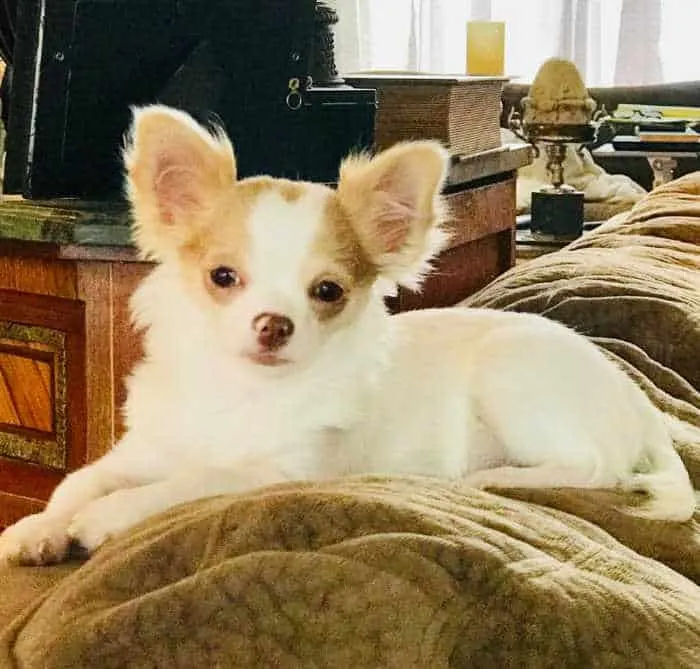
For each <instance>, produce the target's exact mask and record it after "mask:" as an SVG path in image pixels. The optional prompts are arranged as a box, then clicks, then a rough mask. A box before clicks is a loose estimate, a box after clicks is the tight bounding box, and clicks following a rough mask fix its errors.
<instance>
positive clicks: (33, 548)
mask: <svg viewBox="0 0 700 669" xmlns="http://www.w3.org/2000/svg"><path fill="white" fill-rule="evenodd" d="M67 553H68V535H67V533H66V523H65V522H64V520H62V519H60V518H55V517H51V516H47V515H46V514H44V513H38V514H35V515H33V516H27V517H26V518H22V520H20V521H18V522H17V523H15V524H14V525H12V526H11V527H8V528H7V529H6V530H5V532H4V533H3V534H2V535H0V563H9V564H18V565H48V564H55V563H56V562H61V561H62V560H64V559H65V557H66V555H67Z"/></svg>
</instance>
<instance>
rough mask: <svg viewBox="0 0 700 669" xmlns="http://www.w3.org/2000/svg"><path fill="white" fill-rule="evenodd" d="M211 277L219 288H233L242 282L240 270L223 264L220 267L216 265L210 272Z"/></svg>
mask: <svg viewBox="0 0 700 669" xmlns="http://www.w3.org/2000/svg"><path fill="white" fill-rule="evenodd" d="M209 277H210V278H211V282H212V283H213V284H214V285H215V286H219V288H232V287H233V286H238V285H239V284H240V282H241V280H240V277H239V276H238V272H236V270H235V269H233V268H232V267H225V266H223V265H221V266H220V267H215V268H214V269H213V270H212V271H211V272H209Z"/></svg>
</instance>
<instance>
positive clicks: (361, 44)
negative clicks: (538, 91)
mask: <svg viewBox="0 0 700 669" xmlns="http://www.w3.org/2000/svg"><path fill="white" fill-rule="evenodd" d="M328 4H330V5H332V6H333V7H334V8H335V9H336V10H337V11H338V14H339V17H340V21H339V23H338V26H337V29H336V45H337V61H338V68H339V70H340V71H341V72H353V71H357V70H366V69H393V70H396V69H399V70H409V71H421V72H433V73H463V72H464V71H465V52H466V22H467V21H469V20H484V19H485V20H489V19H490V20H495V21H505V23H506V74H507V75H509V76H511V77H513V78H514V79H516V80H522V81H531V80H532V78H533V76H534V75H535V73H536V72H537V69H538V68H539V66H540V65H541V64H542V62H543V61H544V60H546V59H547V58H549V57H552V56H559V57H564V58H569V59H571V60H573V61H574V62H575V63H576V64H577V66H578V67H579V69H580V70H581V73H582V75H583V76H584V79H585V80H586V84H587V85H588V86H610V85H642V84H653V83H660V82H664V81H688V80H696V79H697V80H700V59H698V58H697V55H696V50H695V49H694V47H693V45H694V43H695V42H696V40H697V36H696V33H697V27H698V25H700V0H331V1H330V2H329V3H328Z"/></svg>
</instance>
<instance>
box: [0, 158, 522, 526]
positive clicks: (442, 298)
mask: <svg viewBox="0 0 700 669" xmlns="http://www.w3.org/2000/svg"><path fill="white" fill-rule="evenodd" d="M529 160H530V154H529V149H528V148H527V147H521V146H517V147H512V148H509V147H505V148H504V149H502V150H500V151H496V152H489V153H488V155H487V154H480V155H478V156H473V157H469V158H464V159H462V160H459V161H456V162H455V164H454V165H453V167H452V170H451V173H450V177H449V183H448V186H447V189H446V193H447V198H448V201H449V204H450V206H451V208H452V211H453V214H454V218H453V220H452V222H451V231H452V233H453V238H452V242H451V245H450V248H449V249H447V250H446V251H445V252H444V253H443V254H442V256H441V257H440V258H439V260H438V263H437V265H438V266H437V272H436V274H435V275H434V276H433V277H431V278H430V279H429V280H428V281H427V282H426V284H425V287H424V291H423V292H422V293H421V294H412V293H408V292H406V291H403V292H401V293H400V294H399V296H398V297H397V298H396V299H395V300H393V301H392V302H391V304H390V307H391V309H392V310H393V311H402V310H405V309H414V308H421V307H427V306H444V305H448V304H454V303H456V302H458V301H460V300H462V299H464V298H465V297H467V296H468V295H469V294H470V293H472V292H474V291H475V290H477V289H479V288H481V287H482V286H484V285H485V284H486V283H488V282H489V281H490V280H491V279H492V278H494V277H495V276H497V275H498V274H500V273H502V272H503V271H505V270H507V269H508V268H509V267H511V266H512V265H513V263H514V256H515V243H514V239H515V174H516V170H517V168H518V167H520V166H522V165H524V164H527V163H528V162H529ZM150 269H151V265H150V264H148V263H144V262H141V261H139V260H138V259H137V257H136V254H135V251H134V249H133V247H132V246H131V245H130V230H129V222H128V213H127V211H126V208H125V207H124V206H123V205H116V204H111V205H105V204H104V203H103V204H96V203H89V202H71V201H59V202H27V201H17V200H14V201H13V200H6V201H5V202H3V203H2V204H0V527H2V526H5V525H8V524H10V523H12V522H14V521H15V520H17V519H18V518H20V517H21V516H23V515H26V514H27V513H32V512H35V511H37V510H40V509H41V508H42V507H43V505H44V503H45V501H46V500H47V499H48V497H49V495H50V494H51V492H52V490H53V488H54V487H55V486H56V485H57V484H58V483H59V481H60V480H61V478H62V477H63V476H65V474H66V473H67V472H69V471H71V470H73V469H76V468H79V467H80V466H82V465H83V464H85V463H86V462H89V461H91V460H94V459H96V458H97V457H99V456H100V455H102V454H104V453H105V452H106V451H107V450H108V449H109V448H110V447H111V445H112V444H113V443H114V441H115V440H116V439H117V438H118V437H119V435H120V433H121V431H122V421H121V416H120V406H121V405H122V403H123V401H124V398H125V388H124V383H123V381H124V378H125V376H126V375H127V374H128V372H129V370H130V369H131V367H132V366H133V364H134V363H135V361H136V360H138V358H139V357H140V355H141V343H140V339H139V337H137V336H136V335H135V334H134V332H133V331H132V329H131V325H130V318H129V311H128V298H129V296H130V295H131V293H132V291H133V290H134V288H135V287H136V285H137V284H138V282H139V281H140V280H141V279H142V278H143V277H144V276H146V274H147V273H148V272H149V271H150Z"/></svg>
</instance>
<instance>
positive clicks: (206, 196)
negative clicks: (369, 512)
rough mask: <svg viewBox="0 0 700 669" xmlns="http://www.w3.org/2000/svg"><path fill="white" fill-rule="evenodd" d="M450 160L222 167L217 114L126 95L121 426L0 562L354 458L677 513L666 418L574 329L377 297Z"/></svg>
mask: <svg viewBox="0 0 700 669" xmlns="http://www.w3.org/2000/svg"><path fill="white" fill-rule="evenodd" d="M447 164H448V155H447V152H446V151H445V150H444V149H443V148H442V147H441V146H440V145H439V144H437V143H435V142H431V141H420V142H412V143H405V144H401V145H397V146H394V147H392V148H390V149H388V150H386V151H384V152H383V153H380V154H379V155H377V156H376V157H374V158H370V157H367V156H355V157H351V158H348V159H347V160H346V161H345V162H344V163H343V165H342V167H341V171H340V179H339V183H338V187H337V189H336V190H333V189H331V188H328V187H326V186H322V185H318V184H313V183H303V182H293V181H287V180H284V179H272V178H269V177H255V178H248V179H243V180H237V178H236V161H235V158H234V152H233V149H232V146H231V144H230V142H229V140H228V139H227V138H226V136H225V135H224V134H223V133H222V132H220V131H214V132H209V131H207V130H205V129H203V128H202V127H200V126H199V125H198V124H197V123H196V122H195V121H194V120H193V119H192V118H190V117H189V116H188V115H186V114H184V113H182V112H180V111H176V110H173V109H169V108H166V107H162V106H151V107H146V108H141V109H138V110H136V111H135V113H134V121H133V127H132V130H131V134H130V138H129V140H128V145H127V147H126V149H125V165H126V172H127V192H128V197H129V199H130V202H131V205H132V209H133V219H134V230H135V239H136V242H137V244H138V247H139V248H140V250H141V251H142V253H143V255H144V257H146V258H150V259H153V260H155V261H157V265H156V268H155V269H154V271H153V272H152V274H151V275H150V276H149V277H148V278H147V279H146V280H145V281H144V282H143V284H142V285H141V286H140V287H139V288H138V290H137V291H136V293H135V294H134V296H133V298H132V310H133V314H134V320H135V323H136V325H137V326H138V327H139V328H141V329H143V330H144V347H145V357H144V359H143V361H142V362H141V363H140V364H139V365H138V366H137V367H136V369H135V370H134V371H133V373H132V375H131V377H130V378H129V381H128V399H127V402H126V406H125V415H126V423H127V431H126V433H125V435H124V437H123V438H122V439H121V441H119V442H118V443H117V444H116V445H115V446H114V448H113V449H112V450H111V451H110V452H109V453H107V454H106V455H105V456H104V457H102V458H101V459H99V460H97V461H96V462H94V463H92V464H90V465H87V466H86V467H84V468H82V469H80V470H78V471H76V472H74V473H72V474H70V475H68V476H67V477H66V478H65V480H64V481H63V482H62V483H61V484H60V485H59V486H58V488H57V489H56V491H55V493H54V494H53V496H52V498H51V500H50V501H49V503H48V506H47V507H46V510H45V511H43V512H42V513H39V514H36V515H33V516H29V517H27V518H24V519H23V520H21V521H20V522H18V523H17V524H16V525H14V526H12V527H10V528H9V529H8V530H7V531H6V532H5V533H4V534H3V535H2V537H1V538H0V560H2V559H4V560H7V561H12V562H18V563H22V564H47V563H53V562H57V561H60V560H62V559H64V558H65V556H66V555H67V552H68V547H69V545H70V543H71V541H74V542H78V543H79V544H81V545H82V546H83V547H84V548H85V549H87V551H88V552H92V551H94V550H95V549H96V548H97V547H98V546H100V545H101V544H102V543H103V542H104V541H105V540H106V539H108V538H109V537H111V536H113V535H115V534H118V533H121V532H123V531H125V530H127V529H129V528H130V527H132V526H133V525H135V524H137V523H139V522H141V521H142V520H144V519H145V518H148V517H149V516H152V515H153V514H156V513H158V512H161V511H163V510H165V509H168V508H170V507H172V506H174V505H177V504H180V503H183V502H187V501H189V500H194V499H197V498H202V497H206V496H211V495H219V494H226V493H238V492H242V491H248V490H250V489H252V488H256V487H259V486H265V485H268V484H272V483H275V482H280V481H287V480H297V479H327V478H334V477H340V476H344V475H352V474H362V473H381V474H387V475H391V474H420V475H430V476H435V477H444V478H448V479H460V480H463V481H464V482H465V484H470V485H474V486H477V487H482V488H483V487H503V486H515V487H560V486H568V487H571V486H573V487H584V488H588V487H604V488H613V487H620V488H622V489H625V490H634V491H643V492H645V493H647V494H648V499H647V500H646V503H645V504H644V505H643V506H641V507H635V508H634V510H633V511H632V512H634V513H640V514H642V515H646V516H647V517H649V518H656V519H666V520H673V521H685V520H687V519H688V518H690V516H691V515H692V513H693V510H694V508H695V494H694V491H693V489H692V486H691V483H690V480H689V477H688V474H687V472H686V470H685V469H684V467H683V464H682V463H681V460H680V459H679V457H678V455H677V454H676V451H675V450H674V448H673V445H672V442H671V439H670V437H669V434H668V432H667V429H666V426H665V423H664V420H663V418H662V416H661V414H660V413H659V412H658V411H657V410H656V409H655V408H654V407H653V406H652V404H651V403H650V401H649V400H648V399H647V397H646V396H645V395H644V393H643V392H642V391H641V390H640V389H639V388H638V387H637V386H636V385H635V384H634V383H633V382H632V381H631V380H630V379H629V378H628V377H627V376H626V375H625V374H624V373H623V372H622V371H621V370H620V369H619V368H618V367H616V366H615V365H614V364H613V363H612V362H611V361H610V360H609V359H608V358H606V357H605V356H604V355H603V353H601V352H600V351H599V350H598V349H597V348H596V347H595V346H594V345H593V344H592V343H590V342H589V341H588V340H587V339H585V338H584V337H582V336H580V335H578V334H576V333H575V332H573V331H571V330H569V329H567V328H566V327H564V326H563V325H560V324H558V323H555V322H553V321H549V320H547V319H545V318H543V317H540V316H536V315H530V314H517V313H503V312H498V311H490V310H480V309H467V308H452V309H432V310H425V311H416V312H410V313H405V314H401V315H398V316H389V315H388V313H387V311H386V309H385V306H384V299H385V296H386V295H387V294H389V293H390V292H391V291H393V290H395V289H396V287H397V286H399V285H400V286H407V287H409V288H414V289H415V288H417V287H418V286H419V284H420V281H421V279H422V277H423V276H424V275H425V274H426V272H427V271H428V270H429V263H430V260H431V258H433V257H434V256H435V255H436V253H437V252H438V251H439V250H440V249H441V248H443V245H444V243H445V235H444V234H443V232H442V229H441V223H442V222H443V219H444V216H445V210H444V207H443V203H442V201H441V190H442V187H443V182H444V179H445V174H446V169H447Z"/></svg>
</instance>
